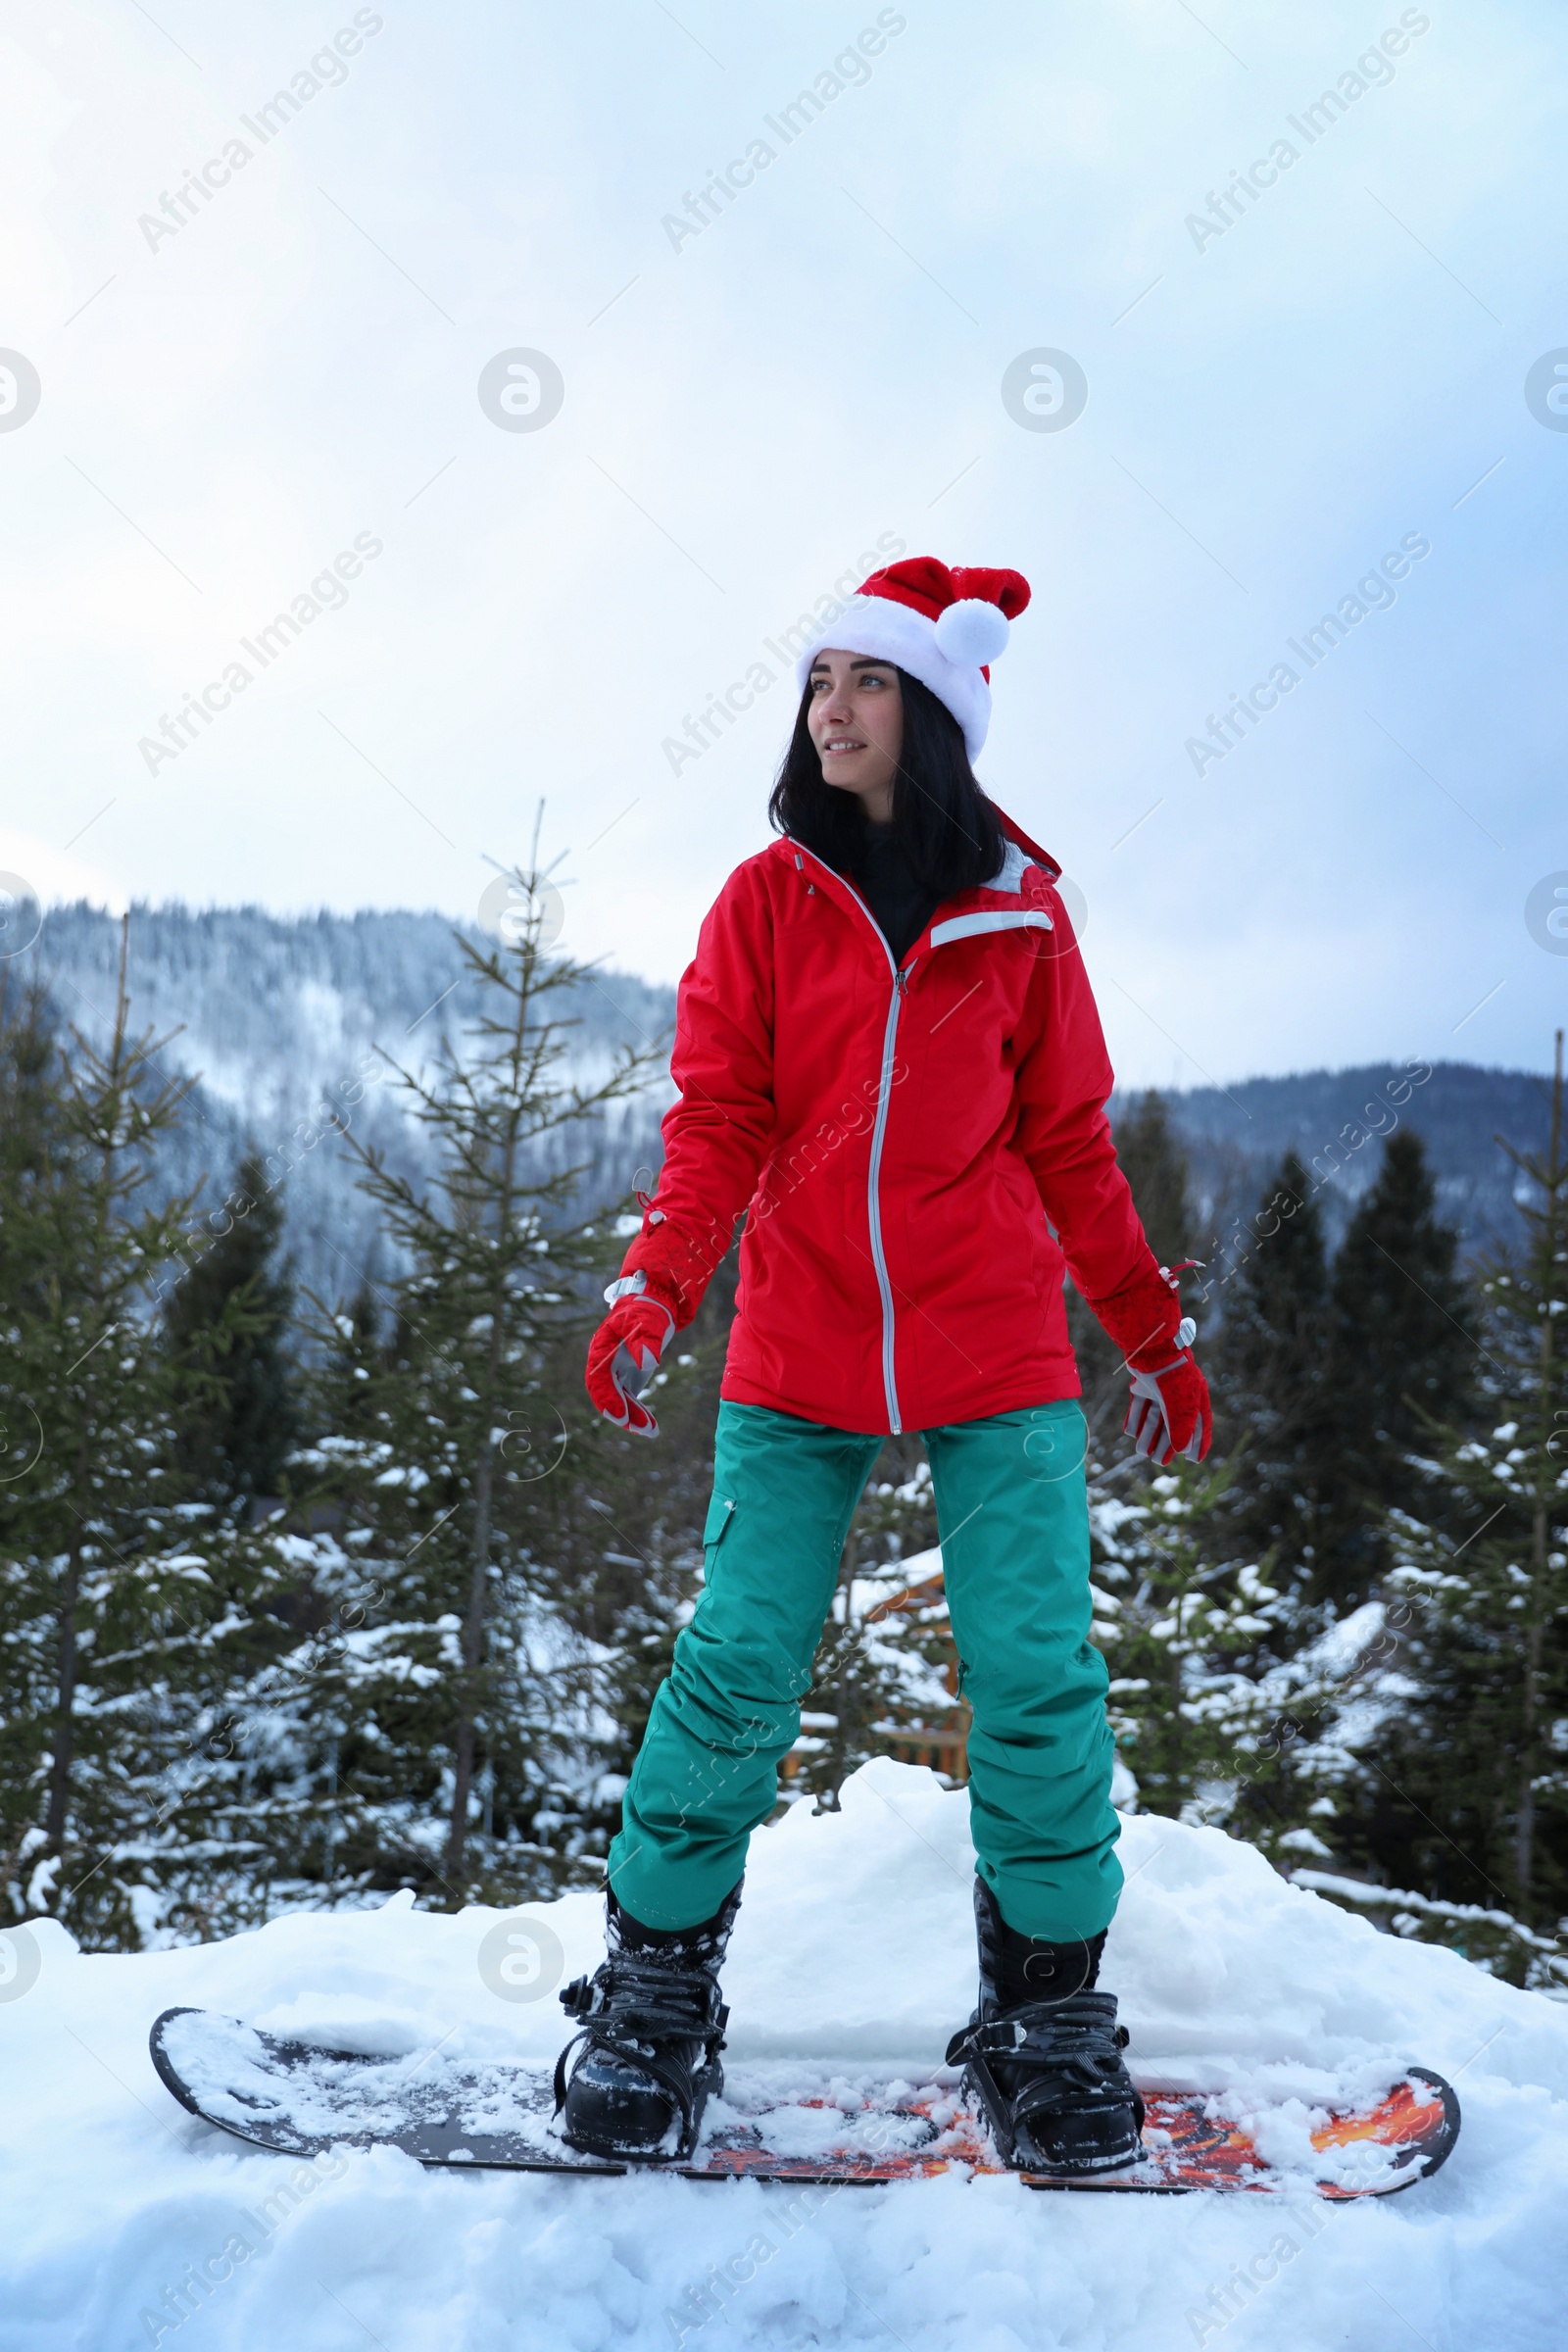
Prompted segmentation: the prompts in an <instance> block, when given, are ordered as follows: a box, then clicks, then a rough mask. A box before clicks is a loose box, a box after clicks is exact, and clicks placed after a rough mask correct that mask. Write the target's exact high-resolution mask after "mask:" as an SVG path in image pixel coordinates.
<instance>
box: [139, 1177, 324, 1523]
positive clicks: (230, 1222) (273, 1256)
mask: <svg viewBox="0 0 1568 2352" xmlns="http://www.w3.org/2000/svg"><path fill="white" fill-rule="evenodd" d="M229 1202H230V1203H231V1204H232V1206H231V1207H227V1206H225V1209H224V1211H222V1212H221V1214H222V1215H223V1216H224V1219H225V1222H224V1223H223V1224H222V1225H221V1226H220V1227H219V1228H218V1231H217V1237H216V1238H215V1239H214V1240H213V1241H212V1243H211V1244H210V1246H209V1248H208V1249H207V1250H206V1252H205V1254H204V1255H203V1256H202V1258H201V1259H200V1260H199V1261H198V1263H197V1264H195V1265H194V1266H192V1267H191V1268H190V1270H189V1272H188V1273H186V1274H185V1275H184V1276H183V1277H182V1279H181V1280H180V1282H179V1284H178V1286H177V1287H176V1289H175V1290H174V1292H173V1295H172V1298H171V1299H170V1300H169V1302H168V1304H167V1306H166V1307H165V1310H164V1329H165V1335H166V1338H167V1341H168V1344H169V1347H170V1348H171V1350H172V1353H173V1355H174V1357H175V1358H176V1360H177V1361H179V1362H180V1363H182V1364H184V1365H186V1366H188V1367H199V1368H201V1369H203V1370H205V1371H208V1372H209V1373H210V1374H211V1375H212V1380H211V1383H210V1384H209V1394H208V1397H207V1400H206V1401H201V1400H199V1398H198V1397H195V1396H193V1397H192V1398H191V1400H190V1402H189V1404H188V1406H187V1409H186V1411H185V1412H184V1413H183V1414H182V1416H181V1419H180V1425H179V1441H178V1447H177V1454H178V1459H179V1462H180V1466H181V1467H182V1468H183V1469H184V1470H185V1471H186V1473H187V1474H188V1475H189V1477H190V1478H191V1480H192V1482H193V1484H194V1487H195V1490H196V1492H197V1493H199V1494H201V1495H205V1496H207V1497H208V1498H209V1499H210V1500H212V1501H215V1502H219V1503H222V1504H232V1503H235V1502H237V1501H241V1500H244V1501H252V1500H254V1499H256V1498H257V1497H259V1496H261V1495H276V1494H277V1492H278V1488H279V1483H280V1480H281V1477H282V1468H283V1460H284V1456H285V1455H286V1453H287V1452H288V1449H289V1447H290V1446H291V1445H292V1443H293V1441H294V1439H295V1437H296V1435H297V1434H298V1411H297V1406H296V1403H295V1398H294V1384H293V1369H292V1365H291V1363H290V1360H289V1356H288V1353H287V1349H286V1345H285V1335H286V1333H287V1331H288V1327H289V1322H290V1318H291V1314H292V1309H293V1292H292V1286H291V1284H290V1282H289V1280H288V1278H287V1276H286V1274H284V1273H283V1272H281V1271H280V1270H279V1267H278V1262H277V1260H278V1251H279V1248H280V1246H281V1242H282V1235H283V1202H282V1196H281V1195H280V1194H279V1193H278V1192H276V1191H275V1190H270V1189H269V1187H268V1185H267V1182H266V1178H265V1174H264V1171H263V1168H262V1164H261V1161H260V1159H259V1158H258V1157H257V1156H256V1154H255V1153H254V1152H252V1153H251V1154H249V1155H248V1156H247V1157H246V1158H245V1159H243V1160H242V1161H241V1162H240V1166H239V1169H238V1171H237V1173H236V1176H235V1181H234V1189H233V1191H232V1192H231V1193H230V1195H229ZM231 1299H232V1300H235V1301H237V1302H238V1303H239V1304H241V1305H242V1306H243V1307H244V1308H245V1309H247V1310H248V1311H247V1313H246V1317H245V1324H244V1328H243V1330H242V1331H236V1329H235V1326H234V1317H233V1314H232V1312H231V1311H229V1301H230V1300H231Z"/></svg>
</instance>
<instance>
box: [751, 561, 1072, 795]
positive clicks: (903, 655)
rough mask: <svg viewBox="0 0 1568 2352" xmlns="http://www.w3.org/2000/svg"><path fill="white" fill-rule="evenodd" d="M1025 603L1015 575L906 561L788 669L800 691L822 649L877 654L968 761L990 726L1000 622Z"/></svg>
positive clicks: (1003, 629)
mask: <svg viewBox="0 0 1568 2352" xmlns="http://www.w3.org/2000/svg"><path fill="white" fill-rule="evenodd" d="M1028 602H1029V583H1028V581H1027V580H1026V579H1025V578H1024V576H1023V574H1022V572H1021V571H991V570H987V569H985V568H984V567H983V566H981V565H977V564H956V565H953V566H950V565H948V564H944V563H942V562H941V560H940V559H939V558H938V557H936V556H907V557H905V558H904V560H903V561H902V562H901V563H898V564H884V565H883V566H882V569H881V570H880V571H873V572H872V573H871V575H870V577H869V578H868V579H864V580H862V581H861V582H860V585H859V587H858V590H857V591H856V593H855V595H854V596H853V597H851V599H850V601H849V603H848V604H847V605H845V606H844V607H843V608H842V610H841V611H840V612H839V613H837V614H836V616H835V617H834V618H833V619H832V620H830V621H828V622H827V623H826V625H825V626H824V627H823V628H821V629H819V630H818V631H817V633H816V635H815V637H813V638H812V640H811V642H810V644H809V646H808V647H807V648H806V651H805V652H804V653H803V654H802V655H801V657H800V660H799V661H798V662H796V664H795V675H796V677H797V679H798V680H799V681H800V688H801V692H802V693H803V694H804V693H805V692H806V683H807V680H808V679H809V676H810V674H811V663H812V662H814V661H815V660H816V657H817V655H818V654H819V653H821V652H822V651H823V649H824V648H825V647H828V646H831V647H832V648H833V650H834V651H835V652H836V653H841V654H879V655H880V656H881V658H882V660H883V661H884V662H897V664H898V666H899V668H900V669H907V671H908V673H909V675H910V677H911V678H918V679H919V681H920V683H921V685H922V686H929V687H930V689H931V692H932V693H933V694H934V695H935V696H936V698H937V700H938V702H940V703H945V704H946V705H947V707H948V709H949V710H950V711H952V712H953V715H954V717H955V718H956V720H957V722H958V724H959V726H960V727H961V728H962V729H963V741H964V748H965V749H966V751H967V752H968V754H969V757H970V759H971V760H975V759H978V757H979V754H980V747H981V745H982V744H983V743H984V742H985V739H986V729H987V728H988V727H989V726H990V724H991V668H990V664H991V663H992V662H994V661H995V660H996V658H997V656H998V655H999V654H1000V653H1001V652H1002V650H1003V648H1004V647H1005V644H1006V642H1007V623H1008V622H1009V621H1010V620H1014V619H1016V618H1017V615H1018V614H1019V613H1021V612H1022V611H1023V609H1024V607H1025V606H1026V605H1027V604H1028Z"/></svg>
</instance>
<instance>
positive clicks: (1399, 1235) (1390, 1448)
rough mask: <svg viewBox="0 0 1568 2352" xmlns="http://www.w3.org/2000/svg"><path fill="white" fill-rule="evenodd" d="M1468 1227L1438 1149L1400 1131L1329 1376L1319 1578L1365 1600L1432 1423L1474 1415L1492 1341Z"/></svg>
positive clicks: (1352, 1244) (1383, 1563)
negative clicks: (1469, 1257)
mask: <svg viewBox="0 0 1568 2352" xmlns="http://www.w3.org/2000/svg"><path fill="white" fill-rule="evenodd" d="M1458 1247H1459V1237H1458V1235H1457V1234H1456V1233H1455V1232H1454V1231H1453V1229H1452V1228H1451V1227H1450V1226H1447V1225H1444V1224H1442V1223H1441V1222H1440V1221H1439V1219H1438V1216H1437V1194H1436V1189H1435V1187H1434V1185H1433V1182H1432V1177H1431V1174H1430V1172H1429V1170H1428V1167H1427V1158H1426V1149H1425V1146H1424V1145H1423V1143H1422V1141H1421V1138H1420V1137H1419V1136H1418V1135H1417V1134H1415V1132H1414V1131H1413V1130H1412V1129H1409V1128H1403V1129H1400V1130H1399V1131H1398V1132H1397V1133H1396V1134H1394V1135H1392V1136H1390V1138H1389V1140H1388V1141H1387V1143H1386V1144H1385V1145H1384V1147H1383V1161H1382V1165H1381V1167H1380V1168H1379V1170H1378V1176H1377V1181H1376V1183H1375V1184H1374V1185H1373V1186H1372V1189H1371V1190H1370V1192H1368V1193H1367V1195H1366V1197H1365V1199H1364V1200H1363V1201H1362V1202H1361V1204H1360V1206H1359V1207H1358V1208H1357V1210H1356V1212H1355V1215H1354V1216H1353V1217H1352V1218H1351V1220H1350V1225H1349V1229H1348V1232H1347V1234H1346V1237H1345V1240H1344V1242H1343V1243H1342V1244H1341V1246H1340V1250H1339V1254H1338V1256H1337V1257H1336V1259H1335V1261H1334V1277H1333V1284H1332V1291H1331V1299H1330V1325H1329V1345H1328V1365H1327V1373H1326V1386H1327V1390H1328V1410H1329V1414H1330V1416H1331V1419H1332V1428H1333V1445H1334V1453H1335V1478H1334V1484H1333V1487H1332V1489H1331V1490H1330V1492H1329V1494H1328V1495H1327V1496H1326V1498H1325V1524H1324V1527H1323V1530H1322V1541H1321V1554H1322V1556H1321V1559H1320V1563H1319V1573H1318V1579H1317V1587H1318V1590H1319V1591H1320V1592H1323V1593H1328V1594H1330V1595H1332V1597H1333V1598H1335V1599H1336V1600H1337V1601H1340V1602H1342V1603H1343V1602H1346V1601H1348V1602H1350V1603H1352V1604H1353V1603H1354V1602H1356V1601H1359V1600H1362V1599H1365V1598H1366V1596H1367V1595H1368V1593H1370V1592H1371V1590H1372V1589H1373V1587H1374V1585H1375V1584H1376V1582H1377V1580H1378V1578H1379V1577H1380V1575H1381V1574H1382V1573H1383V1572H1384V1570H1385V1569H1386V1568H1387V1566H1388V1565H1389V1560H1388V1555H1387V1550H1386V1546H1384V1545H1383V1544H1380V1542H1379V1540H1378V1530H1379V1526H1380V1523H1381V1521H1382V1520H1383V1518H1384V1515H1385V1514H1386V1513H1387V1512H1388V1511H1390V1510H1405V1511H1408V1510H1411V1509H1413V1508H1414V1507H1415V1504H1416V1500H1417V1495H1418V1493H1419V1492H1421V1491H1422V1486H1423V1482H1422V1480H1421V1475H1420V1471H1419V1469H1418V1467H1417V1465H1416V1463H1415V1461H1414V1460H1413V1459H1412V1458H1411V1457H1412V1456H1413V1455H1414V1454H1416V1453H1418V1452H1419V1450H1420V1449H1421V1443H1422V1439H1423V1421H1426V1422H1431V1421H1433V1420H1438V1421H1442V1422H1446V1423H1447V1424H1449V1425H1451V1426H1456V1427H1462V1426H1465V1425H1466V1424H1468V1422H1469V1420H1470V1418H1471V1414H1472V1411H1473V1409H1474V1405H1475V1387H1476V1382H1475V1375H1476V1372H1477V1370H1478V1368H1479V1367H1480V1365H1481V1361H1482V1358H1481V1351H1480V1348H1479V1347H1478V1344H1477V1342H1476V1339H1475V1337H1474V1335H1473V1330H1472V1325H1473V1322H1474V1314H1473V1309H1472V1305H1471V1301H1470V1299H1469V1296H1468V1293H1467V1290H1466V1287H1465V1285H1464V1283H1463V1282H1462V1281H1461V1280H1460V1278H1459V1277H1458V1275H1457V1274H1456V1273H1455V1271H1454V1266H1455V1261H1456V1258H1457V1254H1458Z"/></svg>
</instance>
